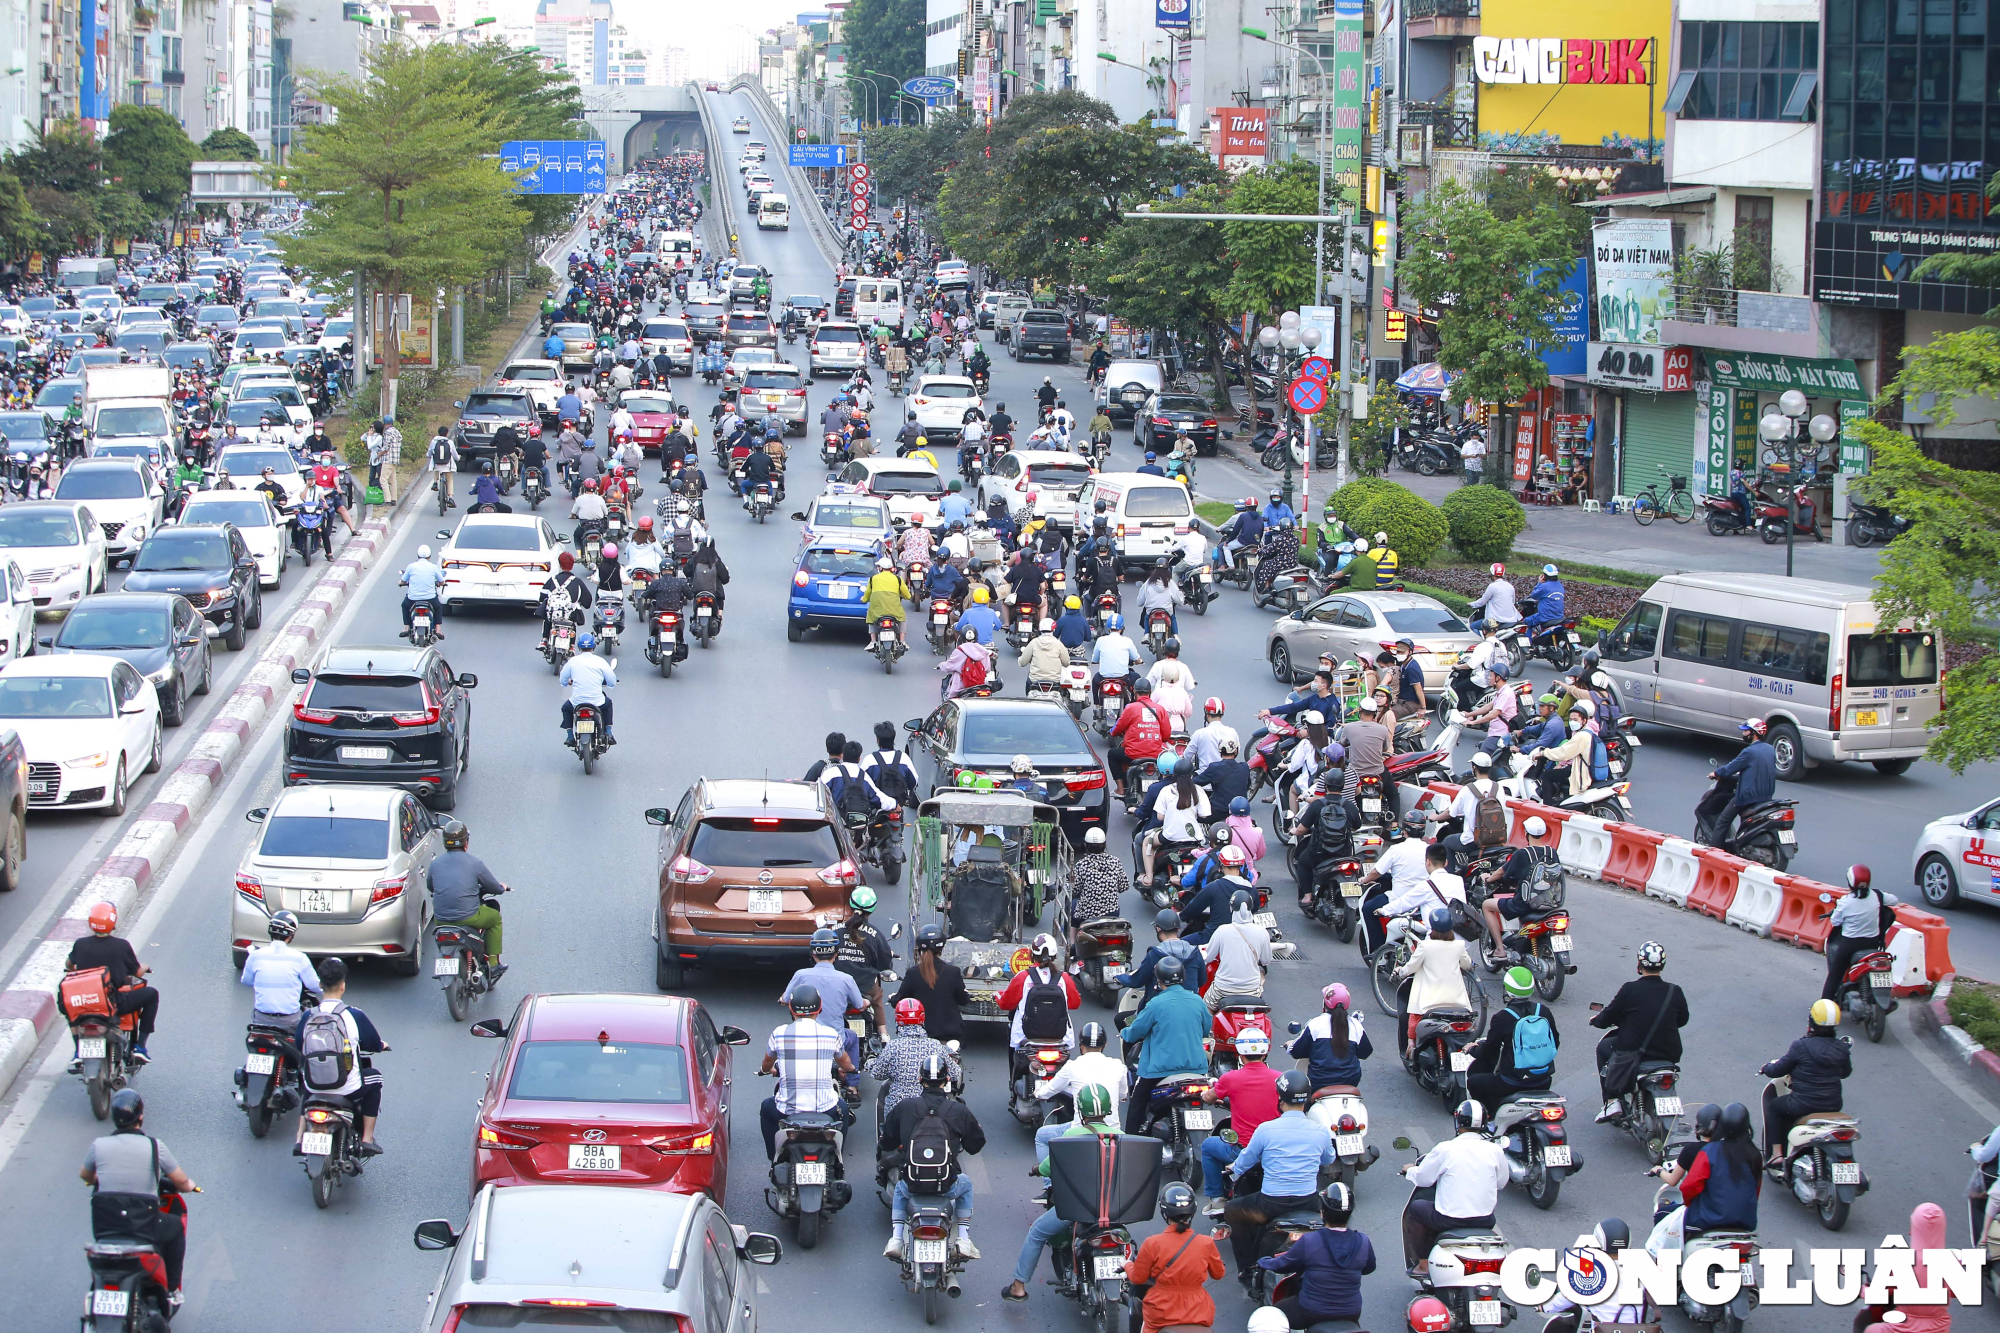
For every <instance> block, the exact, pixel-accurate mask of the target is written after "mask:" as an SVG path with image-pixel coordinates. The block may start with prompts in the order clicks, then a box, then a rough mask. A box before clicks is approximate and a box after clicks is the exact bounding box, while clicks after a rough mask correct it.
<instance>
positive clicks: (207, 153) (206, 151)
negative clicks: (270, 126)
mask: <svg viewBox="0 0 2000 1333" xmlns="http://www.w3.org/2000/svg"><path fill="white" fill-rule="evenodd" d="M257 156H258V154H257V141H256V140H255V139H253V138H251V137H250V136H249V135H247V134H245V133H244V132H243V131H242V130H239V129H237V128H236V127H235V126H234V125H225V126H223V127H222V128H221V129H219V130H217V131H215V133H213V134H211V135H209V136H208V137H207V138H206V139H203V140H202V141H201V157H200V159H199V160H200V161H203V162H255V161H256V160H257Z"/></svg>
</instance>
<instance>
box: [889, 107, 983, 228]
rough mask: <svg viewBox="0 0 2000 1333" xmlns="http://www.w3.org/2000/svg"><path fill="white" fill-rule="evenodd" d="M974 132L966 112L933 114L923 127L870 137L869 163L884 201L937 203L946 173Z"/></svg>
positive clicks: (921, 204) (907, 127)
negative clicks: (962, 142) (967, 138)
mask: <svg viewBox="0 0 2000 1333" xmlns="http://www.w3.org/2000/svg"><path fill="white" fill-rule="evenodd" d="M973 128H974V120H973V116H972V112H971V111H970V110H968V109H965V108H962V107H961V108H959V109H957V110H952V111H945V110H938V111H933V112H931V113H930V116H929V120H928V122H927V123H926V124H923V125H892V126H889V127H887V128H886V129H879V130H875V131H872V132H871V133H870V134H869V135H868V160H869V161H870V162H871V163H872V164H873V165H874V169H875V189H876V194H877V195H878V197H880V198H883V199H908V200H910V201H911V202H912V203H914V204H916V205H917V206H918V207H920V208H928V207H930V206H932V205H934V204H936V203H937V200H938V191H939V190H941V189H943V188H944V181H945V173H946V172H947V171H948V170H949V169H950V168H951V165H952V164H953V163H954V162H956V161H957V160H958V154H959V145H960V141H961V140H963V139H964V138H965V136H966V135H967V134H968V133H969V132H971V130H972V129H973Z"/></svg>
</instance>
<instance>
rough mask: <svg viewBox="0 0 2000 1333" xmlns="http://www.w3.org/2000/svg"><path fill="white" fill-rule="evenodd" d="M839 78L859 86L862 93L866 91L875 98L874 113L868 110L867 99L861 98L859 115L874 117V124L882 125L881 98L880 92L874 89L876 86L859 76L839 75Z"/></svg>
mask: <svg viewBox="0 0 2000 1333" xmlns="http://www.w3.org/2000/svg"><path fill="white" fill-rule="evenodd" d="M841 78H842V79H843V80H845V81H846V82H848V83H858V84H860V85H861V87H862V88H863V90H864V91H866V92H867V93H869V94H872V95H873V96H874V97H875V99H876V103H875V105H876V108H877V109H876V110H875V111H874V112H870V111H869V110H868V99H867V98H866V97H863V98H862V99H861V114H862V115H872V116H873V117H874V120H875V123H876V124H878V125H879V124H881V123H882V115H881V111H880V107H881V97H882V93H881V90H880V89H878V88H876V86H875V85H874V84H872V83H870V82H869V81H868V80H867V79H864V78H862V77H861V76H860V75H859V74H843V75H841Z"/></svg>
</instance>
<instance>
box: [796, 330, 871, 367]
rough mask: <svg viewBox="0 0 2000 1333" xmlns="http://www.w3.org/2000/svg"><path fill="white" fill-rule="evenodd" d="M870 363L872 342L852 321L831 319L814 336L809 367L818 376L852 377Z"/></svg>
mask: <svg viewBox="0 0 2000 1333" xmlns="http://www.w3.org/2000/svg"><path fill="white" fill-rule="evenodd" d="M867 360H868V343H867V341H866V340H865V339H863V338H862V336H861V326H860V325H859V324H856V323H855V322H854V321H852V320H847V319H843V320H829V321H827V322H826V323H823V324H821V325H820V326H819V329H818V331H817V332H815V333H814V334H813V336H812V347H811V349H810V352H809V365H810V368H811V370H810V373H812V374H814V375H843V374H849V373H852V372H853V371H856V370H859V369H860V368H861V367H862V366H863V365H864V364H866V362H867Z"/></svg>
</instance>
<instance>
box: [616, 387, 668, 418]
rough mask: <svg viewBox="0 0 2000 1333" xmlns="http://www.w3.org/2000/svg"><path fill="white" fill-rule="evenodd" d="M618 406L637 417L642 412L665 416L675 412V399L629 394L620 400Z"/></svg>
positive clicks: (646, 394) (654, 394) (655, 395)
mask: <svg viewBox="0 0 2000 1333" xmlns="http://www.w3.org/2000/svg"><path fill="white" fill-rule="evenodd" d="M618 405H619V406H620V407H622V408H624V409H625V410H626V411H627V412H630V413H631V414H632V415H633V416H635V417H636V416H638V415H639V414H640V413H642V412H652V413H655V414H657V415H662V416H663V415H665V414H666V413H669V412H671V411H673V410H674V400H673V399H671V398H663V397H661V396H660V395H659V394H656V393H627V394H626V395H625V396H624V397H623V398H621V399H619V400H618Z"/></svg>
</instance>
